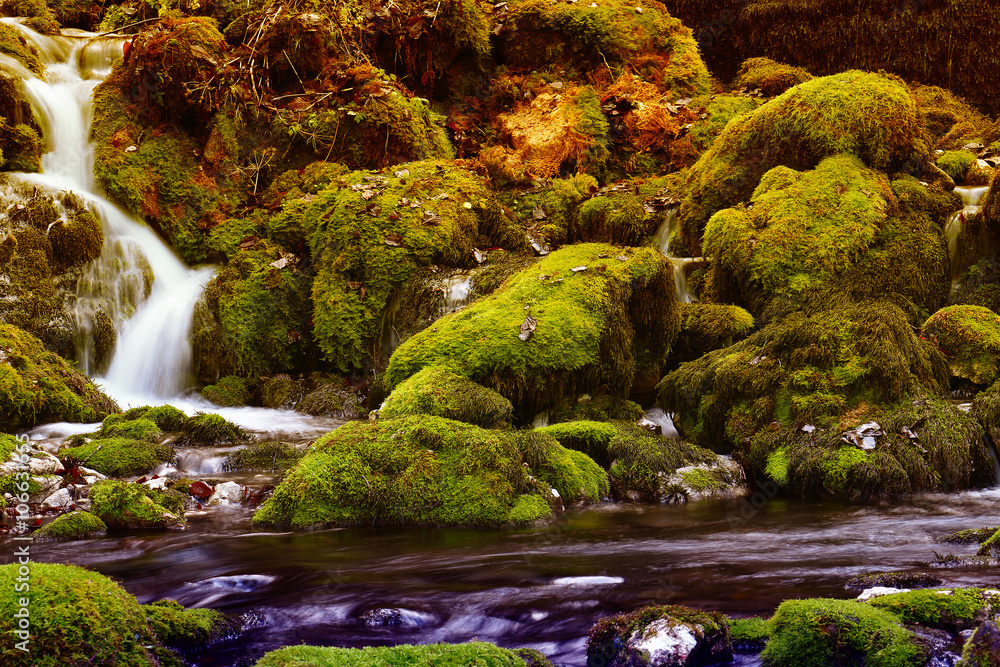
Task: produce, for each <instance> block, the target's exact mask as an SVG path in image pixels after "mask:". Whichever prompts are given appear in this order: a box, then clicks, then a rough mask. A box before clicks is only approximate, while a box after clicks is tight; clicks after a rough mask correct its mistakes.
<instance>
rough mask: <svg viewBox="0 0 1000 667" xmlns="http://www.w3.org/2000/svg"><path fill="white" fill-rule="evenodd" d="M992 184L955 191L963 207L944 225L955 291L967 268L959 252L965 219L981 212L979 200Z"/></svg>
mask: <svg viewBox="0 0 1000 667" xmlns="http://www.w3.org/2000/svg"><path fill="white" fill-rule="evenodd" d="M989 189H990V186H988V185H983V186H978V187H957V188H955V192H956V193H958V195H959V196H961V197H962V205H963V207H962V209H961V210H958V211H955V212H954V213H952V214H951V215H950V216H949V217H948V222H947V223H945V226H944V235H945V239H947V241H948V256H949V257H950V258H951V277H952V290H953V291H954V289H955V287H956V283H957V280H958V278H959V277H960V276H961V274H962V270H963V269H964V268H965V267H963V266H962V258H961V256H960V253H959V248H958V239H959V237H960V236H961V235H962V231H963V228H964V226H965V221H966V220H968V219H969V218H970V217H971V216H973V215H975V214H977V213H979V211H980V210H982V207H981V206H980V205H979V202H980V201H981V200H982V198H983V197H984V196H985V195H986V192H987V191H988V190H989Z"/></svg>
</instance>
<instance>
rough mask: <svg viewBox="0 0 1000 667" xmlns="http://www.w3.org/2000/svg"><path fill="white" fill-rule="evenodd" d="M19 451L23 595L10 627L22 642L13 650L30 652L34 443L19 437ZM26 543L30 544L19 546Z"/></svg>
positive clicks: (18, 549)
mask: <svg viewBox="0 0 1000 667" xmlns="http://www.w3.org/2000/svg"><path fill="white" fill-rule="evenodd" d="M17 439H18V441H19V442H20V444H18V446H17V449H16V450H15V456H17V472H15V473H14V479H15V485H14V488H15V491H16V493H15V494H14V498H15V500H17V503H18V504H17V507H16V510H17V526H16V532H17V533H19V534H17V535H15V536H14V538H13V539H14V546H15V549H14V559H15V561H14V562H16V563H17V566H18V567H17V577H15V579H14V592H15V593H19V594H20V595H15V597H14V603H15V604H14V618H13V619H12V620H13V622H12V623H11V625H12V626H13V627H14V635H15V636H16V637H17V639H20V640H21V641H19V642H16V643H15V644H14V648H16V649H17V650H19V651H24V652H25V653H27V652H28V644H29V643H30V641H31V611H30V605H31V599H30V598H29V597H28V596H29V594H30V592H31V542H33V541H34V538H33V537H31V536H30V535H27V534H26V533H27V532H28V517H29V516H30V515H31V510H30V509H29V508H28V499H29V498H30V496H29V493H28V481H29V480H30V478H31V467H30V465H29V464H30V463H31V442H30V440H29V439H28V436H27V435H20V436H18V438H17ZM19 542H27V544H18V543H19Z"/></svg>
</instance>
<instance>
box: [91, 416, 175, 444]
mask: <svg viewBox="0 0 1000 667" xmlns="http://www.w3.org/2000/svg"><path fill="white" fill-rule="evenodd" d="M129 412H131V411H129ZM129 417H132V418H131V419H129ZM161 435H163V432H162V431H161V430H160V427H159V426H157V425H156V422H154V421H153V420H151V419H147V418H146V417H145V414H143V416H141V417H136V416H134V415H130V414H129V413H124V414H120V415H109V416H108V417H106V418H105V419H104V422H103V423H102V424H101V430H100V432H99V433H98V436H99V437H101V438H128V439H130V440H142V441H145V442H156V441H157V440H158V439H159V438H160V436H161Z"/></svg>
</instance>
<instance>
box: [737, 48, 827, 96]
mask: <svg viewBox="0 0 1000 667" xmlns="http://www.w3.org/2000/svg"><path fill="white" fill-rule="evenodd" d="M812 78H813V76H812V74H810V73H809V72H807V71H806V70H804V69H802V68H801V67H792V66H791V65H786V64H784V63H779V62H775V61H774V60H771V59H770V58H748V59H746V60H744V61H743V64H742V65H740V70H739V71H738V72H737V73H736V79H735V80H734V81H733V88H745V89H747V90H749V91H758V92H759V93H760V94H761V95H764V96H765V97H775V96H776V95H780V94H782V93H783V92H785V91H786V90H788V89H789V88H791V87H792V86H797V85H799V84H800V83H805V82H806V81H809V80H810V79H812Z"/></svg>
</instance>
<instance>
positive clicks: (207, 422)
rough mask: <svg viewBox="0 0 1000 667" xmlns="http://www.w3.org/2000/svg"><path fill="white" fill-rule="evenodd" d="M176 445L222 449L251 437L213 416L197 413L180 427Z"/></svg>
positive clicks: (244, 441) (234, 425) (235, 426)
mask: <svg viewBox="0 0 1000 667" xmlns="http://www.w3.org/2000/svg"><path fill="white" fill-rule="evenodd" d="M181 431H183V434H182V435H181V437H180V438H178V440H177V444H179V445H186V446H196V447H224V446H227V445H240V444H244V443H246V442H249V441H250V439H251V436H250V434H249V433H247V432H246V431H244V430H243V429H242V428H240V427H239V426H237V425H236V424H234V423H232V422H230V421H227V420H226V419H225V418H224V417H221V416H219V415H215V414H205V413H198V414H196V415H195V416H194V417H189V418H188V419H187V421H185V422H184V425H183V426H182V427H181Z"/></svg>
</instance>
